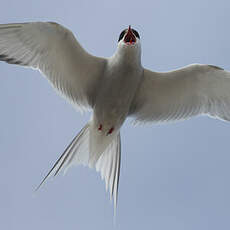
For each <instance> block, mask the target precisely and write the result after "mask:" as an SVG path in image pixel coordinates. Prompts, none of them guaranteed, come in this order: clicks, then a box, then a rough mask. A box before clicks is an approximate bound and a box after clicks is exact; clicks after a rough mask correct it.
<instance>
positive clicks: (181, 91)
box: [129, 64, 230, 122]
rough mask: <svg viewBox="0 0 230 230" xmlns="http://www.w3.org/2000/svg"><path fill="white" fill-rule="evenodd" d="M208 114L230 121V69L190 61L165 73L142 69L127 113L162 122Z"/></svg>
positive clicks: (146, 119)
mask: <svg viewBox="0 0 230 230" xmlns="http://www.w3.org/2000/svg"><path fill="white" fill-rule="evenodd" d="M199 114H207V115H210V116H212V117H215V118H219V119H222V120H227V121H230V72H227V71H224V70H223V69H221V68H219V67H216V66H211V65H200V64H193V65H189V66H187V67H184V68H182V69H178V70H175V71H171V72H166V73H158V72H152V71H149V70H147V69H145V70H144V73H143V79H142V82H141V84H140V88H139V89H138V91H137V93H136V95H135V98H134V100H133V102H132V105H131V108H130V113H129V115H131V116H133V117H134V119H135V121H136V122H149V121H152V122H165V121H176V120H180V119H187V118H190V117H192V116H195V115H199Z"/></svg>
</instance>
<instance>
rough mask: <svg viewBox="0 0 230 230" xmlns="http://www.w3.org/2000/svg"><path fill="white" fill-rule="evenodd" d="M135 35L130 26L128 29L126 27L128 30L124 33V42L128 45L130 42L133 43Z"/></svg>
mask: <svg viewBox="0 0 230 230" xmlns="http://www.w3.org/2000/svg"><path fill="white" fill-rule="evenodd" d="M136 40H137V39H136V37H135V35H134V34H133V31H132V29H131V26H129V29H128V32H127V34H126V35H125V38H124V42H125V43H126V44H128V45H130V44H134V43H135V42H136Z"/></svg>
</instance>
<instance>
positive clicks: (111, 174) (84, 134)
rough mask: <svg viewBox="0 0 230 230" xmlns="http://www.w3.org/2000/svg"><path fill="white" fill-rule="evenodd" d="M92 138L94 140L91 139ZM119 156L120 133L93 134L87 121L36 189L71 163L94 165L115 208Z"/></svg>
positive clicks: (71, 164)
mask: <svg viewBox="0 0 230 230" xmlns="http://www.w3.org/2000/svg"><path fill="white" fill-rule="evenodd" d="M92 138H94V139H96V141H94V140H93V141H91V140H90V139H92ZM100 151H101V152H100ZM120 158H121V142H120V133H118V134H117V135H116V136H115V137H113V138H112V137H102V136H98V135H97V134H96V135H94V131H93V132H92V127H91V123H88V124H87V125H86V126H85V127H84V128H83V129H82V130H81V131H80V132H79V134H78V135H77V136H76V137H75V138H74V139H73V140H72V142H71V143H70V144H69V146H68V147H67V148H66V150H65V151H64V153H63V154H62V155H61V156H60V158H59V159H58V160H57V162H56V163H55V164H54V166H53V167H52V168H51V170H50V171H49V172H48V174H47V175H46V176H45V178H44V179H43V180H42V182H41V183H40V185H39V186H38V187H37V189H36V190H38V189H39V188H40V187H41V186H42V185H43V184H44V182H45V181H46V180H47V179H48V178H49V177H51V176H52V175H53V176H54V177H55V176H56V175H57V174H59V173H60V172H61V171H63V172H64V173H65V172H66V171H67V170H68V169H69V168H70V167H71V166H73V165H78V164H82V165H85V166H89V167H95V169H96V171H97V172H100V173H101V178H102V179H103V180H105V184H106V191H108V190H109V193H110V198H111V199H112V197H113V198H114V207H115V208H116V204H117V193H118V184H119V174H120Z"/></svg>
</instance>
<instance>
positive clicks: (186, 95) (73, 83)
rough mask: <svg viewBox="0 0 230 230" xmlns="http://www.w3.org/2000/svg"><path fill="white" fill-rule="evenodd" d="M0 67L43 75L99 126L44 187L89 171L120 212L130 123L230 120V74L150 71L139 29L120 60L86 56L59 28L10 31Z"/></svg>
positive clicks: (122, 39) (121, 43) (121, 48)
mask: <svg viewBox="0 0 230 230" xmlns="http://www.w3.org/2000/svg"><path fill="white" fill-rule="evenodd" d="M0 60H1V61H5V62H7V63H9V64H17V65H21V66H24V67H31V68H34V69H37V70H39V71H40V72H41V73H42V74H43V75H44V76H45V77H46V78H47V80H48V81H49V83H50V84H51V85H52V86H53V87H54V88H55V89H56V90H57V91H58V92H59V93H61V95H62V96H64V97H65V98H66V99H67V100H68V101H70V102H71V103H72V104H73V105H74V106H77V107H79V108H89V109H91V110H92V118H91V120H90V121H89V122H88V123H87V124H86V125H85V127H84V128H83V129H82V130H81V131H80V133H79V134H78V135H77V136H76V137H75V138H74V139H73V140H72V142H71V143H70V145H69V146H68V147H67V148H66V150H65V151H64V153H63V154H62V155H61V157H60V158H59V159H58V161H57V162H56V163H55V165H54V166H53V168H52V169H51V170H50V172H49V173H48V175H47V176H46V177H45V178H44V180H43V181H42V183H43V182H44V181H45V180H46V179H47V178H48V177H49V176H51V175H54V176H56V175H57V174H58V173H59V172H61V171H66V170H67V169H68V168H69V167H70V166H72V165H75V164H83V165H86V166H89V167H92V168H95V169H96V170H97V171H98V172H100V173H101V177H102V179H104V180H105V184H106V189H109V193H110V196H111V198H112V197H113V199H114V205H115V206H116V203H117V192H118V183H119V172H120V159H121V140H120V128H121V126H122V124H123V123H124V121H125V119H126V118H127V117H128V116H131V117H133V118H134V121H135V122H137V123H146V122H155V123H156V122H167V121H176V120H184V119H187V118H190V117H192V116H196V115H199V114H207V115H209V116H212V117H215V118H219V119H222V120H225V121H229V120H230V72H227V71H225V70H223V69H222V68H219V67H217V66H213V65H201V64H192V65H189V66H186V67H184V68H181V69H177V70H173V71H170V72H153V71H150V70H148V69H145V68H144V67H142V64H141V43H140V36H139V34H138V32H137V31H136V30H134V29H132V28H131V26H129V27H128V28H127V29H125V30H123V31H122V32H121V34H120V36H119V39H118V46H117V50H116V52H115V53H114V55H113V56H111V57H109V58H101V57H95V56H93V55H91V54H89V53H88V52H86V51H85V50H84V49H83V48H82V47H81V45H80V44H79V43H78V41H77V40H76V39H75V37H74V35H73V34H72V32H71V31H69V30H68V29H67V28H65V27H63V26H61V25H59V24H57V23H54V22H32V23H14V24H2V25H0ZM42 183H41V184H42ZM41 184H40V185H41ZM40 185H39V187H40Z"/></svg>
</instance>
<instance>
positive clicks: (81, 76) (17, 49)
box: [0, 22, 105, 107]
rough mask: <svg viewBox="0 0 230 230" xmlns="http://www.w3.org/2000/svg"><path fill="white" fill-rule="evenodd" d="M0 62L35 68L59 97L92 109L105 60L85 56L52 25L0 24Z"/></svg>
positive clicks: (65, 31) (62, 29) (69, 37)
mask: <svg viewBox="0 0 230 230" xmlns="http://www.w3.org/2000/svg"><path fill="white" fill-rule="evenodd" d="M0 61H5V62H7V63H9V64H16V65H22V66H25V67H31V68H34V69H38V70H39V71H40V72H41V73H43V75H45V76H46V77H47V79H48V80H49V82H50V83H51V84H52V86H54V87H55V88H56V89H57V90H58V91H59V92H60V93H61V94H62V95H63V96H65V97H67V98H68V99H69V100H70V101H71V102H73V103H74V104H77V105H79V106H82V107H92V106H93V100H94V94H95V90H96V87H97V84H98V82H99V79H100V77H101V75H102V72H103V69H104V65H105V59H103V58H98V57H95V56H92V55H90V54H89V53H87V52H86V51H85V50H84V49H83V48H82V47H81V46H80V44H79V43H78V41H77V40H76V39H75V37H74V35H73V34H72V32H71V31H69V30H68V29H66V28H65V27H63V26H61V25H59V24H57V23H53V22H32V23H15V24H2V25H0Z"/></svg>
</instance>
